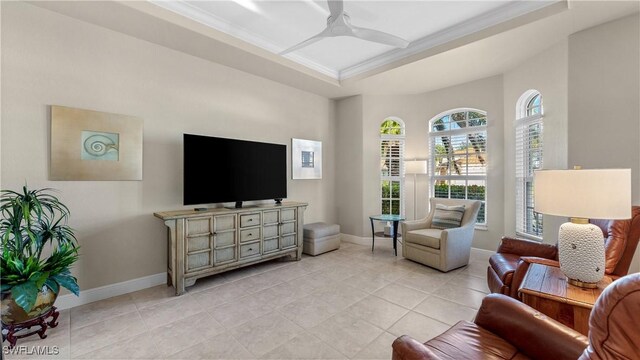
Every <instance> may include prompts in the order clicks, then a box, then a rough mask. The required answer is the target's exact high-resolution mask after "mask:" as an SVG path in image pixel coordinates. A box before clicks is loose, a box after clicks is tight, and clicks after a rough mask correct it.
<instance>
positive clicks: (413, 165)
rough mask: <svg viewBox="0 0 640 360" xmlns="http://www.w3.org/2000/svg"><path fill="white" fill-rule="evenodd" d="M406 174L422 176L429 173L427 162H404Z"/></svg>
mask: <svg viewBox="0 0 640 360" xmlns="http://www.w3.org/2000/svg"><path fill="white" fill-rule="evenodd" d="M404 173H405V174H409V175H411V174H413V175H421V174H426V173H427V161H426V160H408V161H405V162H404Z"/></svg>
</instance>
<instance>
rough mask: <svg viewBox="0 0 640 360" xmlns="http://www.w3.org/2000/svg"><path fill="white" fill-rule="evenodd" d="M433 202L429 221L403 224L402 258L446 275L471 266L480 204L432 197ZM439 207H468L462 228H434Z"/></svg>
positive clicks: (478, 202)
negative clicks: (468, 265)
mask: <svg viewBox="0 0 640 360" xmlns="http://www.w3.org/2000/svg"><path fill="white" fill-rule="evenodd" d="M430 202H431V211H430V212H429V214H428V215H427V217H426V218H424V219H421V220H414V221H403V222H402V223H401V225H402V230H401V231H402V256H404V257H405V258H407V259H409V260H413V261H416V262H419V263H421V264H423V265H427V266H430V267H432V268H436V269H438V270H440V271H444V272H447V271H450V270H453V269H456V268H459V267H461V266H465V265H467V264H468V263H469V255H470V253H471V242H472V241H473V234H474V228H475V224H476V218H477V217H478V211H479V210H480V201H477V200H461V199H441V198H431V200H430ZM436 204H442V205H446V206H454V205H464V206H465V211H464V215H463V217H462V222H461V223H460V227H457V228H452V229H445V230H440V229H433V228H431V222H432V220H433V215H434V214H435V208H436Z"/></svg>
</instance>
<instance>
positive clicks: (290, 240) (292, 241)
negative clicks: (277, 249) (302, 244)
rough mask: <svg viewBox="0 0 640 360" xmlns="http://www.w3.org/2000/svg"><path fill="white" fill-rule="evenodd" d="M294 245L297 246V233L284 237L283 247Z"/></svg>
mask: <svg viewBox="0 0 640 360" xmlns="http://www.w3.org/2000/svg"><path fill="white" fill-rule="evenodd" d="M293 246H296V235H287V236H283V237H282V248H283V249H286V248H289V247H293Z"/></svg>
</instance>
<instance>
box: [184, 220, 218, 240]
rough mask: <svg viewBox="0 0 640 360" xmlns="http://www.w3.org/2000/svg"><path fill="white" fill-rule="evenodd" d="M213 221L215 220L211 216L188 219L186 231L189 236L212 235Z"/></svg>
mask: <svg viewBox="0 0 640 360" xmlns="http://www.w3.org/2000/svg"><path fill="white" fill-rule="evenodd" d="M212 221H213V218H212V217H211V216H209V217H203V218H191V219H187V224H186V229H185V231H186V233H187V236H193V235H203V234H210V233H211V222H212Z"/></svg>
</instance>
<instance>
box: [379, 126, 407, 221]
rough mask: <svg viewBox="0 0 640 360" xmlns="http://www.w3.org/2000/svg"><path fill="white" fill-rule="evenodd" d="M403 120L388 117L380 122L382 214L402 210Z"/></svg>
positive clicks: (400, 212) (399, 212)
mask: <svg viewBox="0 0 640 360" xmlns="http://www.w3.org/2000/svg"><path fill="white" fill-rule="evenodd" d="M403 156H404V122H403V121H402V120H401V119H399V118H397V117H388V118H386V119H385V120H384V121H383V122H382V123H381V124H380V199H381V209H382V212H381V213H382V214H392V215H401V214H402V213H403V212H404V211H403V207H404V204H403V201H402V198H403V196H402V194H403V184H402V174H403V172H404V160H403Z"/></svg>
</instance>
